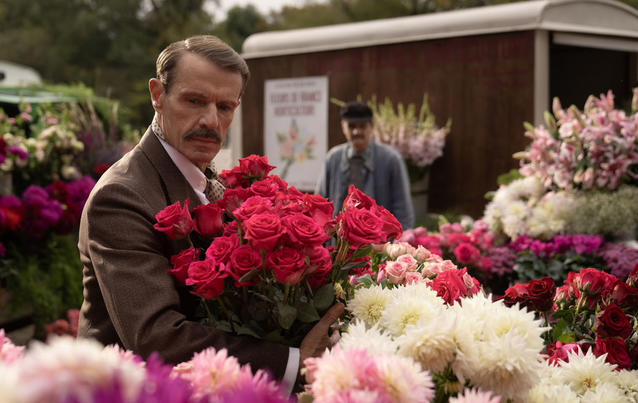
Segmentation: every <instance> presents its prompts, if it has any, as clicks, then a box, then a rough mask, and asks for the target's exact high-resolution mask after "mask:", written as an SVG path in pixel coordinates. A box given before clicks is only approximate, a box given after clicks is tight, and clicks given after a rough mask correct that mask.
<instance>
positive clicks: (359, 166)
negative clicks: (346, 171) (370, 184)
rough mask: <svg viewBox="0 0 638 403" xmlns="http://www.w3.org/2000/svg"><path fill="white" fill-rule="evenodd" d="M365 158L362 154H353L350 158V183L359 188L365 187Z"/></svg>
mask: <svg viewBox="0 0 638 403" xmlns="http://www.w3.org/2000/svg"><path fill="white" fill-rule="evenodd" d="M364 162H365V160H364V159H363V157H362V156H361V155H353V156H352V157H351V158H350V176H349V178H348V183H349V184H350V185H354V186H355V187H356V188H357V189H363V184H364V180H365V166H364Z"/></svg>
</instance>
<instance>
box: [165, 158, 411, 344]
mask: <svg viewBox="0 0 638 403" xmlns="http://www.w3.org/2000/svg"><path fill="white" fill-rule="evenodd" d="M273 168H274V167H273V166H271V165H268V161H267V159H266V157H258V156H255V155H252V156H250V157H247V158H243V159H240V161H239V165H238V166H236V167H235V168H233V169H232V170H229V171H224V172H222V173H220V175H219V177H220V180H221V181H223V182H224V183H225V184H226V186H227V189H226V191H225V194H224V197H223V198H222V199H221V200H219V201H218V202H216V203H211V204H207V205H201V206H198V207H196V208H195V209H194V210H193V215H192V217H191V213H190V212H189V210H188V204H189V201H188V200H186V201H185V202H184V204H183V206H182V205H181V203H179V202H177V203H175V204H173V205H170V206H168V207H167V208H166V209H164V210H162V211H160V212H159V213H158V214H157V215H156V219H157V221H158V222H157V224H156V225H155V228H156V229H158V230H160V231H163V232H165V233H166V235H167V236H169V237H173V239H177V238H178V237H187V238H188V239H189V240H190V242H191V245H192V246H191V247H189V248H188V249H185V250H183V251H181V252H180V253H179V254H177V255H175V256H173V257H172V259H171V262H172V265H173V268H172V269H171V270H170V272H171V274H172V275H173V276H175V278H176V279H177V280H178V281H179V282H181V283H183V284H185V285H187V286H188V287H190V290H191V292H192V293H193V294H195V295H197V296H199V297H200V298H201V301H202V308H203V309H204V312H205V317H206V319H205V322H206V323H207V324H209V325H210V326H214V327H216V328H219V329H222V330H224V331H228V332H232V333H235V334H247V335H251V336H253V337H257V338H261V339H266V340H270V341H275V342H280V343H285V344H289V345H299V343H300V342H301V340H302V339H303V337H304V336H305V334H306V333H307V332H308V331H309V330H310V328H312V326H313V325H314V323H315V322H317V321H318V320H319V318H320V316H321V315H322V314H323V313H324V312H325V311H326V310H327V309H328V308H329V307H330V306H331V305H332V304H333V303H334V301H335V297H337V296H344V295H345V293H346V292H347V289H348V283H347V278H348V275H349V274H350V272H351V271H353V270H355V271H356V270H360V268H361V267H363V266H365V265H367V261H366V260H365V259H364V257H365V256H366V255H367V254H368V253H369V252H370V251H371V250H372V245H373V244H379V243H384V242H387V241H388V240H391V239H394V238H398V237H400V236H401V232H402V229H401V225H400V224H399V222H398V221H397V220H396V218H395V217H394V216H393V215H392V214H391V213H389V212H388V210H386V209H385V208H383V207H382V206H379V205H377V204H376V202H375V201H374V200H373V199H371V198H369V197H368V196H366V195H364V194H363V193H361V192H360V191H358V190H357V189H356V188H354V187H350V189H349V194H348V197H347V198H346V200H345V201H344V204H343V208H342V210H341V211H340V212H339V213H338V214H337V216H336V217H334V218H333V207H332V202H330V201H328V200H326V199H325V198H323V197H321V196H319V195H313V194H305V193H302V192H300V191H298V190H297V189H295V188H294V187H292V186H288V185H287V184H286V182H284V181H283V180H281V179H280V178H279V177H278V176H276V175H269V174H268V172H269V171H270V170H272V169H273ZM176 229H177V230H176ZM326 245H329V246H326ZM335 290H336V292H335Z"/></svg>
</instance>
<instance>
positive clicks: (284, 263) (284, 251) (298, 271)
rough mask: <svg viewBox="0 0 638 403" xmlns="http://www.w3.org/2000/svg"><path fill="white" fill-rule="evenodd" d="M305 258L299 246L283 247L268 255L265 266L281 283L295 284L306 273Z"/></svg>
mask: <svg viewBox="0 0 638 403" xmlns="http://www.w3.org/2000/svg"><path fill="white" fill-rule="evenodd" d="M305 258H306V256H305V255H304V254H303V252H302V251H301V250H300V249H299V248H289V247H283V248H281V249H277V250H276V251H274V252H272V253H269V254H267V255H266V262H265V263H266V264H265V266H266V269H268V270H271V271H272V274H273V275H274V276H275V278H276V279H277V281H279V282H280V283H282V284H290V285H294V284H297V283H298V282H299V280H301V276H302V275H303V274H304V270H305V269H306V262H305Z"/></svg>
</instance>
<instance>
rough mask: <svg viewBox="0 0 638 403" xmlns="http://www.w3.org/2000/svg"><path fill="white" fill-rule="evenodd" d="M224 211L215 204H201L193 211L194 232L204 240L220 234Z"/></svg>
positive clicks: (222, 227)
mask: <svg viewBox="0 0 638 403" xmlns="http://www.w3.org/2000/svg"><path fill="white" fill-rule="evenodd" d="M223 213H224V210H223V209H222V208H221V207H220V206H218V205H217V204H215V203H209V204H202V205H199V206H197V207H195V209H194V210H193V215H194V226H195V231H197V232H198V233H199V234H200V235H202V236H204V237H206V238H212V237H214V236H217V235H219V234H221V233H222V231H223V230H224V223H223V222H222V214H223Z"/></svg>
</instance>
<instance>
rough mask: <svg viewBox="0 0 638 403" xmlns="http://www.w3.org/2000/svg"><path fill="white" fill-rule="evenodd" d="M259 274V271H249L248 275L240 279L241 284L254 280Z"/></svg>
mask: <svg viewBox="0 0 638 403" xmlns="http://www.w3.org/2000/svg"><path fill="white" fill-rule="evenodd" d="M258 273H259V269H252V270H251V271H249V272H248V273H246V274H244V275H243V276H241V277H240V278H239V281H238V282H239V283H243V282H246V281H250V280H252V279H253V277H255V276H256V275H257V274H258Z"/></svg>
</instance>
